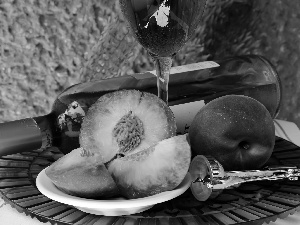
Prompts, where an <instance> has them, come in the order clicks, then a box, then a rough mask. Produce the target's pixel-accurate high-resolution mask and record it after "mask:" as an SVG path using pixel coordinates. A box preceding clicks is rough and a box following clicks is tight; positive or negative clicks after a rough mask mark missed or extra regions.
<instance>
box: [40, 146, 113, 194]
mask: <svg viewBox="0 0 300 225" xmlns="http://www.w3.org/2000/svg"><path fill="white" fill-rule="evenodd" d="M82 152H83V150H82V148H78V149H74V150H73V151H71V152H70V153H68V154H67V155H64V156H63V157H61V158H60V159H58V160H57V161H55V162H54V163H53V164H51V165H50V166H49V167H48V168H47V169H46V171H45V172H46V175H47V176H48V177H49V178H50V179H51V180H52V182H53V183H54V184H55V185H56V186H57V187H58V188H59V189H61V190H62V191H64V192H66V193H68V194H70V195H74V196H78V197H83V198H93V199H95V198H102V199H103V198H107V197H111V196H115V195H117V194H118V193H119V191H118V188H117V185H116V184H115V182H114V180H113V179H112V177H111V175H110V174H109V172H108V170H107V169H106V167H105V165H104V164H103V163H101V161H100V160H98V159H97V158H96V157H92V156H91V157H87V156H82Z"/></svg>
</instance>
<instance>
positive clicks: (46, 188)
mask: <svg viewBox="0 0 300 225" xmlns="http://www.w3.org/2000/svg"><path fill="white" fill-rule="evenodd" d="M46 169H47V168H45V169H43V170H42V171H41V172H40V173H39V174H38V176H37V178H36V187H37V189H38V190H39V191H40V192H41V193H42V194H43V195H45V196H46V197H48V198H50V199H52V200H54V201H57V202H60V203H63V204H67V205H72V206H75V207H76V206H78V207H83V208H90V209H97V208H99V209H100V208H101V209H102V208H105V209H107V210H111V209H130V208H139V207H145V206H149V205H155V204H158V203H161V202H165V201H169V200H171V199H173V198H176V197H177V196H179V195H181V194H183V193H184V192H185V191H186V190H187V189H188V188H189V187H190V184H191V175H190V173H189V172H187V174H186V176H185V177H184V179H183V180H182V182H181V183H180V184H179V185H178V186H177V187H176V188H175V189H173V190H171V191H164V192H161V193H159V194H156V195H152V196H148V197H144V198H137V199H111V200H98V199H88V198H81V197H77V196H73V195H69V194H66V193H64V192H63V191H61V190H59V189H58V188H57V187H56V186H55V184H54V183H53V182H52V181H51V179H50V178H49V177H48V176H47V175H46V173H45V170H46Z"/></svg>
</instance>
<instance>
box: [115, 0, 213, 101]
mask: <svg viewBox="0 0 300 225" xmlns="http://www.w3.org/2000/svg"><path fill="white" fill-rule="evenodd" d="M206 1H207V0H119V3H120V8H121V11H122V13H123V15H124V18H125V20H126V21H127V22H128V23H129V27H130V28H131V30H132V33H133V35H134V37H135V38H136V39H137V40H138V42H139V43H140V44H141V45H142V46H143V47H144V48H145V49H146V50H147V51H148V53H149V54H150V56H151V57H152V58H153V60H154V62H155V67H156V76H157V88H158V97H160V98H161V99H162V100H164V101H165V102H166V103H168V82H169V74H170V69H171V66H172V57H173V56H174V55H175V54H176V53H177V52H178V51H179V50H180V49H181V47H182V46H183V45H184V44H185V43H186V42H187V41H188V40H189V38H190V37H191V36H192V35H193V34H194V32H195V30H196V28H197V26H198V24H199V23H200V20H201V18H202V15H203V12H204V9H205V6H206Z"/></svg>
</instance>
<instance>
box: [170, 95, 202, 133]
mask: <svg viewBox="0 0 300 225" xmlns="http://www.w3.org/2000/svg"><path fill="white" fill-rule="evenodd" d="M204 105H205V103H204V100H201V101H196V102H189V103H184V104H180V105H173V106H170V108H171V110H172V111H173V113H174V116H175V118H176V123H177V134H185V133H187V132H188V131H189V128H190V125H191V123H192V121H193V119H194V117H195V116H196V114H197V113H198V111H199V110H200V109H201V108H202V107H203V106H204Z"/></svg>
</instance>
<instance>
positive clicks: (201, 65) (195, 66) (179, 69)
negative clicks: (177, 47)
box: [149, 61, 220, 76]
mask: <svg viewBox="0 0 300 225" xmlns="http://www.w3.org/2000/svg"><path fill="white" fill-rule="evenodd" d="M219 66H220V65H219V64H218V63H216V62H214V61H204V62H198V63H192V64H188V65H183V66H175V67H171V70H170V74H177V73H184V72H189V71H195V70H204V69H209V68H214V67H219ZM149 73H152V74H154V75H155V76H156V71H155V70H153V71H149Z"/></svg>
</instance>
